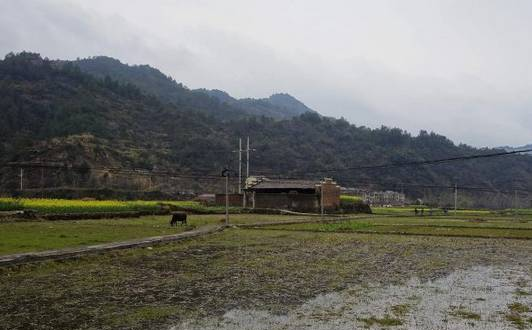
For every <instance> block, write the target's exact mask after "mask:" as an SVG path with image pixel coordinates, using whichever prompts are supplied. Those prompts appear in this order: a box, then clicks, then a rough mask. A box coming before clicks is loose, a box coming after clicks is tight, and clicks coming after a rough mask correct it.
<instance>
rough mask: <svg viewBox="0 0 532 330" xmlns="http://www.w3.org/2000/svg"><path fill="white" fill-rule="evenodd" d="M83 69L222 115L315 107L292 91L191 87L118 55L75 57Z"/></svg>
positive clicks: (294, 112)
mask: <svg viewBox="0 0 532 330" xmlns="http://www.w3.org/2000/svg"><path fill="white" fill-rule="evenodd" d="M72 63H74V64H75V65H77V66H79V68H80V69H81V71H83V72H85V73H88V74H91V75H93V76H95V77H98V78H101V79H103V78H105V77H106V76H109V77H110V78H112V79H113V80H117V81H119V82H121V83H131V84H133V85H135V86H137V87H138V88H139V89H140V90H141V91H143V92H145V93H147V94H151V95H154V96H156V97H157V98H159V99H160V100H161V101H163V102H168V103H172V104H174V105H176V106H178V107H185V106H186V107H187V108H191V109H194V110H196V111H202V112H205V113H208V114H210V115H214V116H216V117H219V118H220V119H236V118H243V117H247V116H250V115H253V116H267V117H272V118H275V119H286V118H290V117H293V116H298V115H300V114H302V113H304V112H307V111H312V110H311V109H309V108H307V107H306V106H305V105H304V104H303V103H301V102H300V101H298V100H296V99H295V98H294V97H292V96H290V95H288V94H275V95H272V96H271V97H270V98H268V99H259V100H255V99H245V100H236V99H234V98H233V97H231V96H230V95H229V94H227V93H226V92H224V91H220V90H205V89H198V90H190V89H188V88H187V87H185V86H184V85H183V84H181V83H178V82H176V81H175V80H174V79H173V78H171V77H170V76H167V75H165V74H163V73H162V72H161V71H159V70H157V69H155V68H152V67H151V66H149V65H132V66H131V65H127V64H123V63H122V62H120V61H119V60H117V59H114V58H111V57H106V56H97V57H91V58H87V59H81V60H76V61H73V62H72Z"/></svg>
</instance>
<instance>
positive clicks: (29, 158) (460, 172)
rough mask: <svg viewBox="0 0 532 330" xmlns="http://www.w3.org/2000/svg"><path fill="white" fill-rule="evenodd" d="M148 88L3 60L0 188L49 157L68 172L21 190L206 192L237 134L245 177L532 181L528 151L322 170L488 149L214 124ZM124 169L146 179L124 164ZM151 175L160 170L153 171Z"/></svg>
mask: <svg viewBox="0 0 532 330" xmlns="http://www.w3.org/2000/svg"><path fill="white" fill-rule="evenodd" d="M176 86H179V84H176ZM146 90H147V88H146V87H145V88H144V91H142V90H141V88H140V87H138V86H136V85H134V84H132V83H123V82H119V81H116V80H113V79H110V78H109V77H106V78H103V79H102V78H101V76H92V75H89V74H87V73H84V72H82V71H81V70H80V68H79V67H77V66H76V65H75V64H74V63H64V62H54V61H48V60H43V59H42V58H40V57H39V56H38V55H37V54H31V53H22V54H18V55H8V56H6V58H5V59H4V60H3V61H0V111H1V116H0V162H1V164H3V167H2V168H1V169H0V189H1V190H2V191H4V192H14V191H16V190H17V189H19V184H20V180H19V166H18V165H17V166H15V165H13V162H15V163H17V164H20V163H21V162H32V163H35V162H39V163H42V162H46V163H47V164H50V163H52V164H59V165H61V166H63V165H64V166H66V167H65V168H57V169H54V168H52V169H50V168H44V169H43V168H39V167H26V168H25V172H24V180H25V181H24V182H23V184H24V185H25V186H24V188H25V189H26V188H36V189H37V188H46V187H48V188H49V187H76V188H87V187H101V186H109V187H113V188H116V189H126V190H136V189H161V190H168V191H170V190H171V191H182V190H194V191H197V192H201V191H209V190H211V191H212V189H216V187H218V186H217V184H218V183H220V182H223V181H221V180H219V179H217V177H215V176H217V175H219V172H220V170H221V169H222V168H223V167H225V166H230V167H232V168H233V169H235V168H236V164H235V160H236V154H235V153H233V152H232V151H233V150H234V149H236V148H237V139H238V137H245V136H250V137H251V141H252V143H253V147H254V148H256V149H257V150H256V151H255V152H254V153H253V154H252V160H251V164H252V170H251V172H252V174H265V175H269V176H277V175H280V176H287V177H298V178H320V177H323V176H332V177H334V178H335V179H337V180H338V182H339V183H340V184H342V185H344V186H372V187H374V188H375V189H397V190H398V189H404V190H405V191H406V192H407V194H408V195H409V197H411V198H417V197H425V198H432V199H438V198H443V199H445V198H447V197H445V195H446V194H448V193H449V191H448V190H444V191H443V194H440V193H441V191H439V190H434V189H425V188H423V187H421V186H423V185H424V186H427V187H428V186H431V185H453V184H454V183H458V184H459V185H461V186H477V187H484V188H489V189H503V190H511V189H513V188H516V187H517V188H520V189H524V190H530V189H531V188H532V157H530V156H519V155H516V156H508V157H501V158H490V159H479V160H472V161H467V162H460V163H448V164H442V165H438V166H418V167H400V168H385V169H372V170H370V169H358V170H345V171H330V172H327V171H326V170H331V169H345V168H349V167H356V166H367V165H379V164H386V163H390V162H405V161H417V160H426V159H438V158H445V157H454V156H462V155H472V154H479V153H489V152H493V150H488V149H475V148H472V147H469V146H465V145H458V146H457V145H455V144H453V142H452V141H450V140H448V139H447V138H445V137H443V136H441V135H437V134H435V133H428V132H425V131H423V132H421V133H420V134H419V135H418V136H411V135H410V134H408V133H406V132H404V131H402V130H400V129H397V128H386V127H382V128H379V129H369V128H366V127H358V126H355V125H352V124H350V123H349V122H347V121H346V120H344V119H333V118H326V117H322V116H320V115H318V114H317V113H315V112H305V113H303V114H301V115H299V116H295V117H293V118H290V119H285V120H278V119H273V118H269V117H265V116H244V117H239V118H235V119H233V120H229V121H228V120H225V121H222V120H220V119H219V118H218V117H217V116H216V114H214V113H211V112H210V110H211V109H207V110H209V111H197V110H196V106H195V100H193V101H191V102H190V103H187V101H186V100H187V99H186V98H184V99H182V100H181V101H180V102H181V103H176V102H166V101H163V100H161V99H160V97H158V96H156V95H151V94H148V93H147V92H145V91H146ZM277 98H278V97H276V96H274V97H273V99H274V101H273V102H277V101H278V100H276V99H277ZM283 99H284V97H283V96H281V101H280V102H283V101H284V100H283ZM220 104H224V103H218V105H217V106H220ZM203 106H207V105H206V104H204V105H203ZM237 111H238V109H237ZM213 112H215V111H213ZM20 168H22V167H20ZM133 168H141V169H145V170H147V171H148V172H147V173H148V174H147V175H146V174H145V175H137V174H136V173H131V172H128V171H126V169H133ZM65 171H66V174H65ZM149 171H152V172H154V173H155V172H157V173H162V172H165V171H166V172H167V173H169V174H168V175H166V176H163V177H162V178H161V177H156V175H155V174H153V175H150V172H149ZM440 195H441V196H440ZM442 196H443V197H442ZM489 196H493V195H489ZM479 201H481V202H482V201H487V198H485V197H482V198H481V199H479Z"/></svg>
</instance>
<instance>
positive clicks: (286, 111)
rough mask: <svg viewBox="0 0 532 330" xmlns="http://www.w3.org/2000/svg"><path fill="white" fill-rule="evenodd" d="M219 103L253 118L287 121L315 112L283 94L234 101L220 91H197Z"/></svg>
mask: <svg viewBox="0 0 532 330" xmlns="http://www.w3.org/2000/svg"><path fill="white" fill-rule="evenodd" d="M198 91H202V92H204V93H206V94H208V95H210V96H212V97H214V98H216V99H218V100H219V101H220V102H223V103H225V104H228V105H230V106H232V107H233V108H236V109H240V110H242V111H243V112H245V113H247V114H250V115H254V116H266V117H272V118H276V119H289V118H291V117H295V116H299V115H302V114H304V113H306V112H315V111H314V110H312V109H310V108H309V107H307V106H306V105H305V104H303V103H302V102H301V101H299V100H297V99H296V98H294V97H293V96H291V95H289V94H285V93H278V94H273V95H271V96H270V97H268V98H264V99H253V98H245V99H235V98H233V97H232V96H231V95H229V94H227V93H226V92H224V91H220V90H206V89H198Z"/></svg>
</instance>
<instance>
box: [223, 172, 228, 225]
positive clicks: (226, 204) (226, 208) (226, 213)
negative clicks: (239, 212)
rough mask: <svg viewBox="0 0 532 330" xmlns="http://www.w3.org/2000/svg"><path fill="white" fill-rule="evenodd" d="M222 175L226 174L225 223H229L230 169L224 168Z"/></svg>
mask: <svg viewBox="0 0 532 330" xmlns="http://www.w3.org/2000/svg"><path fill="white" fill-rule="evenodd" d="M222 176H225V225H226V226H228V225H229V170H228V169H227V168H224V169H223V171H222Z"/></svg>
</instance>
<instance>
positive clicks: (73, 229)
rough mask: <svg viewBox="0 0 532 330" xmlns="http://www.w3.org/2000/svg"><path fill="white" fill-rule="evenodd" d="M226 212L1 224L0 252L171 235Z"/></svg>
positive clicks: (243, 219) (247, 218)
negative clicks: (183, 220)
mask: <svg viewBox="0 0 532 330" xmlns="http://www.w3.org/2000/svg"><path fill="white" fill-rule="evenodd" d="M223 219H224V216H223V215H214V214H213V215H189V216H188V225H187V226H179V225H178V226H177V227H170V225H169V220H170V216H146V217H140V218H124V219H102V220H77V221H72V220H68V221H30V222H4V223H0V255H1V254H11V253H20V252H30V251H42V250H52V249H60V248H66V247H77V246H86V245H94V244H100V243H107V242H116V241H124V240H129V239H136V238H143V237H150V236H160V235H171V234H175V233H179V232H182V231H184V230H191V229H194V228H197V227H200V226H204V225H213V224H221V223H222V221H223ZM294 219H302V218H301V217H294V216H285V215H259V214H235V215H231V217H230V220H231V223H235V224H238V223H252V222H261V221H272V220H273V221H279V222H282V221H288V220H294Z"/></svg>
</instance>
